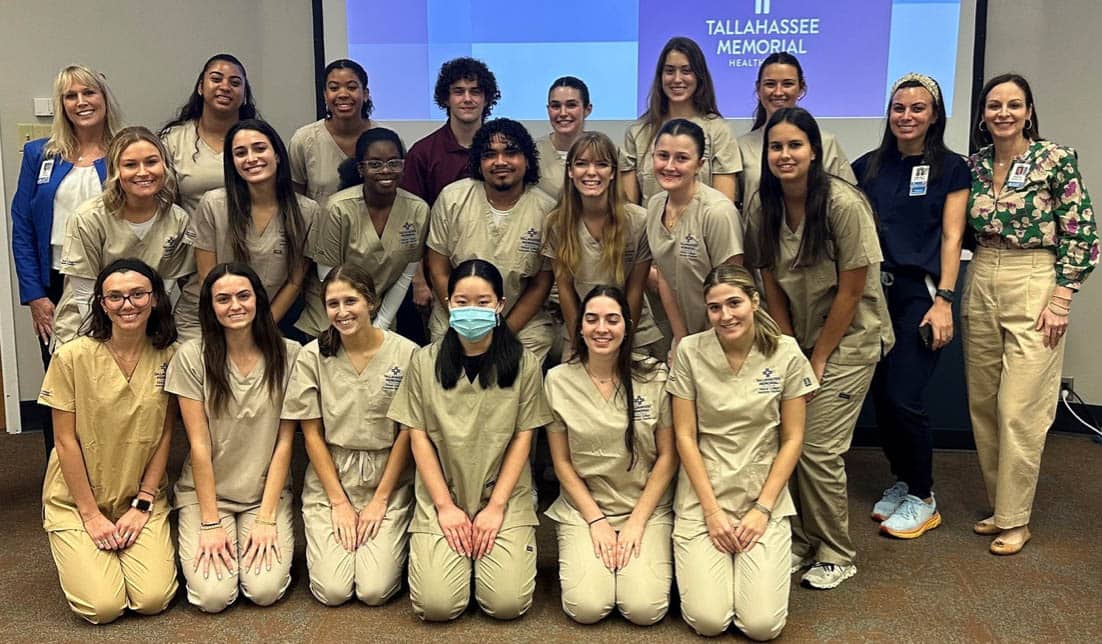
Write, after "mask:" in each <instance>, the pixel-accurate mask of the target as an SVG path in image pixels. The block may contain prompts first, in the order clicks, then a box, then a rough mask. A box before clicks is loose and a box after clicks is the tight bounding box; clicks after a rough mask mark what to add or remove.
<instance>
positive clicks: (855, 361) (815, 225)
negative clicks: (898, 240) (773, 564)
mask: <svg viewBox="0 0 1102 644" xmlns="http://www.w3.org/2000/svg"><path fill="white" fill-rule="evenodd" d="M764 136H765V138H766V148H765V151H764V153H763V155H762V160H761V162H762V166H763V167H765V168H768V173H766V174H763V175H762V185H761V190H760V192H759V193H758V194H757V195H756V196H752V197H751V198H750V203H749V205H748V207H747V211H748V213H749V214H750V225H751V232H752V234H753V237H752V239H755V240H756V241H757V250H758V253H760V255H759V260H760V263H759V265H758V268H760V269H761V277H762V283H763V284H764V287H765V289H764V290H765V299H766V301H767V302H768V307H769V314H770V315H771V316H773V319H774V320H776V322H777V324H778V325H779V326H780V328H781V331H783V332H784V334H785V335H791V336H793V337H795V338H796V341H797V342H798V343H799V345H800V348H801V349H803V351H804V353H805V354H807V355H808V356H809V357H810V359H811V368H812V369H813V371H814V375H815V379H816V381H817V382H818V383H819V384H820V385H821V387H822V388H821V389H820V390H819V391H818V392H817V393H816V395H815V399H814V400H813V401H812V402H811V403H810V404H809V405H808V408H807V427H806V431H805V438H804V448H803V452H802V453H801V454H800V462H799V464H798V465H797V467H796V474H795V476H793V478H792V482H791V484H790V487H791V488H792V494H793V496H795V497H796V498H795V501H796V508H797V512H798V517H797V518H796V519H794V520H793V525H792V533H793V534H792V567H793V568H794V569H800V568H803V567H805V566H808V565H810V566H811V569H810V570H809V571H808V572H807V573H806V574H805V575H804V576H803V578H802V580H801V581H802V582H803V583H804V585H806V586H810V587H812V588H819V589H828V588H834V587H836V586H838V584H840V583H842V582H843V581H845V580H846V579H849V578H850V577H852V576H853V575H855V574H857V566H856V565H855V564H854V558H855V556H856V554H857V552H856V550H855V549H854V547H853V541H852V540H851V539H850V536H849V506H848V503H847V497H846V469H845V462H844V461H843V460H842V455H843V454H845V453H846V452H847V451H848V450H849V446H850V441H851V440H852V439H853V428H854V426H855V425H856V424H857V415H858V413H859V412H860V411H861V403H862V402H863V401H864V399H865V394H866V393H868V390H869V383H870V382H871V381H872V376H873V371H874V370H875V368H876V363H877V361H879V360H880V357H881V356H882V355H883V354H884V353H886V352H887V351H888V350H889V349H891V346H892V344H893V343H894V342H895V338H894V335H893V334H892V326H891V320H890V319H889V318H888V310H887V306H886V304H885V302H884V293H883V291H882V290H881V286H880V262H881V261H882V260H883V256H882V255H881V253H880V242H879V240H878V239H877V237H876V221H875V219H874V217H873V213H872V209H871V208H870V207H869V203H868V201H866V200H865V198H864V196H863V195H862V194H861V192H860V191H859V190H858V189H857V188H856V187H854V186H853V185H851V184H849V183H848V182H846V181H843V180H842V179H839V178H837V177H834V176H832V175H829V174H827V172H826V170H825V169H824V168H823V164H822V159H823V144H822V138H821V134H820V133H819V126H818V124H816V123H815V119H814V118H812V116H811V115H810V114H808V113H807V111H806V110H803V109H801V108H799V107H788V108H784V109H781V110H777V111H776V112H775V113H774V114H773V116H771V117H770V118H769V122H768V123H767V124H766V126H765V134H764Z"/></svg>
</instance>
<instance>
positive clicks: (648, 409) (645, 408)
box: [632, 396, 654, 421]
mask: <svg viewBox="0 0 1102 644" xmlns="http://www.w3.org/2000/svg"><path fill="white" fill-rule="evenodd" d="M632 402H634V403H635V414H634V416H633V417H632V420H635V421H640V420H654V405H652V404H651V402H650V401H649V400H647V399H646V398H644V397H642V396H636V397H635V398H634V399H633V400H632Z"/></svg>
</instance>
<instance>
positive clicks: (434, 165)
mask: <svg viewBox="0 0 1102 644" xmlns="http://www.w3.org/2000/svg"><path fill="white" fill-rule="evenodd" d="M469 158H470V151H469V150H468V149H467V148H465V147H463V146H461V145H459V142H458V141H456V140H455V135H454V134H452V129H451V127H450V126H449V125H448V123H444V126H443V127H441V128H440V129H438V130H436V131H435V132H433V133H432V134H430V135H428V136H426V137H425V138H423V139H421V140H420V141H418V142H417V143H414V144H413V147H412V148H410V150H409V153H408V154H407V155H406V169H405V172H404V173H403V175H402V183H401V187H402V189H403V190H406V191H408V192H412V193H413V194H415V195H417V196H418V197H420V198H422V199H424V200H425V202H426V203H428V204H429V206H432V204H433V203H434V202H435V201H436V196H437V195H439V194H440V191H441V190H443V189H444V186H446V185H448V184H449V183H452V182H453V181H458V180H460V179H466V178H467V177H469V176H471V174H470V172H468V171H467V161H468V159H469Z"/></svg>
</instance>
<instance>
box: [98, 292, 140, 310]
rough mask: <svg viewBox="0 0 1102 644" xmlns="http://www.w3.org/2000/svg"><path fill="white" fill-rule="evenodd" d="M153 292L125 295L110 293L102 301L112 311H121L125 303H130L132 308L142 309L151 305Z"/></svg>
mask: <svg viewBox="0 0 1102 644" xmlns="http://www.w3.org/2000/svg"><path fill="white" fill-rule="evenodd" d="M152 294H153V291H134V292H133V293H129V294H127V295H124V294H122V293H108V294H107V295H104V296H103V297H101V298H100V299H101V300H102V301H103V303H104V304H105V305H106V306H107V307H108V308H110V309H121V308H122V305H123V302H130V306H133V307H141V306H145V305H146V304H148V303H149V296H150V295H152Z"/></svg>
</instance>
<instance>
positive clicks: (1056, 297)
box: [1051, 293, 1071, 302]
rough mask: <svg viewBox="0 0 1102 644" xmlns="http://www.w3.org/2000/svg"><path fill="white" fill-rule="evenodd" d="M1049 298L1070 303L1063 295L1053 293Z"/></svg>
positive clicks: (1069, 299)
mask: <svg viewBox="0 0 1102 644" xmlns="http://www.w3.org/2000/svg"><path fill="white" fill-rule="evenodd" d="M1051 297H1052V298H1053V299H1057V300H1063V301H1065V302H1070V301H1071V298H1070V297H1064V296H1063V295H1057V294H1055V293H1053V294H1052V295H1051Z"/></svg>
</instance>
